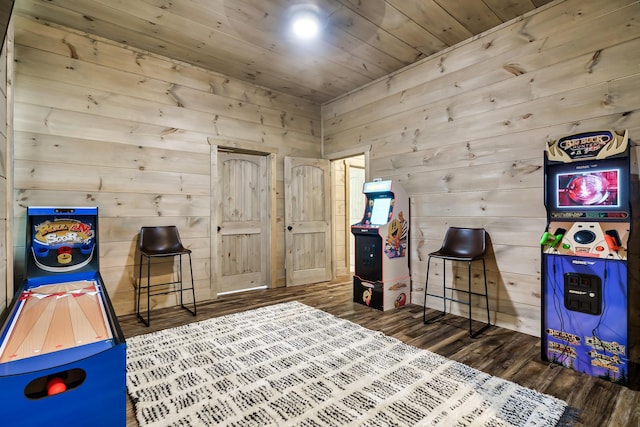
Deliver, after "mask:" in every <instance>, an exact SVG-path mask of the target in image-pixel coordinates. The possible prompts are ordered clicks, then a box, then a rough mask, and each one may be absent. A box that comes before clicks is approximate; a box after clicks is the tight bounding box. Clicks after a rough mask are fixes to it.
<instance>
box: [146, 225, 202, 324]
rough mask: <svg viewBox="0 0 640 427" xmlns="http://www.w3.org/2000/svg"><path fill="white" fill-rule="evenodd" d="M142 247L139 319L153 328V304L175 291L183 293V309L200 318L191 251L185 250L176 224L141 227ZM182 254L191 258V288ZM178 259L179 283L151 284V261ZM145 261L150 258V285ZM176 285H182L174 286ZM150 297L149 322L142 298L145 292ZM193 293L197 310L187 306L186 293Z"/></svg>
mask: <svg viewBox="0 0 640 427" xmlns="http://www.w3.org/2000/svg"><path fill="white" fill-rule="evenodd" d="M138 248H139V250H140V269H139V273H138V289H137V303H136V315H137V316H138V319H139V320H140V321H142V323H144V324H145V326H149V324H150V313H149V310H150V305H151V304H150V301H151V297H152V296H155V295H164V294H170V293H174V292H178V293H179V294H180V307H182V308H184V309H185V310H187V311H188V312H190V313H191V314H193V315H194V316H195V315H196V295H195V286H194V284H193V267H192V265H191V250H190V249H187V248H185V247H184V246H183V245H182V241H181V240H180V234H179V233H178V228H177V227H176V226H175V225H169V226H158V227H141V228H140V234H139V238H138ZM182 255H188V256H189V272H190V273H191V286H190V287H188V288H185V287H184V286H183V283H182ZM176 256H177V257H178V259H179V269H178V271H177V276H178V280H176V281H171V282H164V283H155V284H153V285H152V284H151V259H152V258H162V257H176ZM143 258H146V259H147V284H146V286H145V285H143V283H142V264H143ZM172 285H178V286H173V287H172ZM162 286H164V287H165V288H163V290H158V291H153V289H155V288H158V287H162ZM143 290H144V291H145V292H146V294H147V316H146V319H145V318H144V317H142V314H141V313H140V299H141V293H142V291H143ZM185 291H191V297H192V298H193V310H191V309H190V308H188V307H187V306H185V305H184V302H183V292H185Z"/></svg>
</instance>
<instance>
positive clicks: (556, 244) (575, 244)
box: [540, 222, 629, 260]
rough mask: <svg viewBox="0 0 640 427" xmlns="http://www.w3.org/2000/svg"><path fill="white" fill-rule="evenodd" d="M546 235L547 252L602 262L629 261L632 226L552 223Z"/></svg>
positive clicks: (544, 243)
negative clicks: (597, 259)
mask: <svg viewBox="0 0 640 427" xmlns="http://www.w3.org/2000/svg"><path fill="white" fill-rule="evenodd" d="M547 230H549V231H547V232H545V233H544V234H543V235H542V238H541V240H540V244H541V245H542V246H543V249H542V250H543V252H544V253H547V254H556V255H574V256H582V257H593V258H601V259H615V260H625V259H627V241H628V237H629V224H628V223H619V222H618V223H602V222H551V223H550V224H549V227H548V228H547Z"/></svg>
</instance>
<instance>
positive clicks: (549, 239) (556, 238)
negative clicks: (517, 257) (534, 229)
mask: <svg viewBox="0 0 640 427" xmlns="http://www.w3.org/2000/svg"><path fill="white" fill-rule="evenodd" d="M566 232H567V230H565V229H564V228H558V229H557V230H556V232H555V233H554V234H551V233H549V232H548V231H545V232H544V234H543V235H542V237H541V238H540V244H541V245H549V246H551V247H555V246H556V245H557V244H558V243H560V241H562V237H564V233H566Z"/></svg>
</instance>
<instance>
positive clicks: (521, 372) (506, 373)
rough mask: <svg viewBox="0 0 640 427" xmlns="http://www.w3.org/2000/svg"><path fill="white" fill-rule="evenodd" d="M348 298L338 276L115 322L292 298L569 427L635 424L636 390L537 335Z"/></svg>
mask: <svg viewBox="0 0 640 427" xmlns="http://www.w3.org/2000/svg"><path fill="white" fill-rule="evenodd" d="M352 298H353V290H352V284H351V281H350V279H345V280H340V281H335V282H332V283H320V284H315V285H307V286H296V287H291V288H278V289H266V290H258V291H249V292H243V293H238V294H231V295H225V296H222V297H220V298H218V299H217V300H212V301H207V302H201V303H199V304H198V315H197V316H196V317H193V316H192V315H190V314H189V313H188V312H186V311H185V310H182V309H180V308H166V309H161V310H156V311H153V312H152V313H151V325H150V326H149V327H145V326H144V325H143V324H142V323H140V322H139V321H138V320H137V319H136V317H135V315H127V316H122V317H120V319H119V321H120V325H121V327H122V330H123V332H124V335H125V337H132V336H135V335H140V334H145V333H149V332H153V331H156V330H160V329H166V328H171V327H175V326H179V325H183V324H186V323H191V322H194V321H199V320H205V319H209V318H212V317H219V316H224V315H226V314H231V313H236V312H240V311H245V310H251V309H254V308H258V307H262V306H265V305H271V304H277V303H281V302H287V301H299V302H301V303H303V304H307V305H309V306H312V307H315V308H318V309H320V310H324V311H326V312H328V313H331V314H333V315H334V316H338V317H341V318H343V319H347V320H350V321H352V322H355V323H358V324H360V325H362V326H364V327H366V328H369V329H372V330H377V331H381V332H383V333H385V334H386V335H389V336H393V337H395V338H397V339H399V340H402V341H403V342H406V343H408V344H411V345H413V346H416V347H419V348H423V349H427V350H430V351H432V352H434V353H438V354H441V355H443V356H445V357H448V358H450V359H453V360H456V361H458V362H462V363H465V364H466V365H468V366H472V367H474V368H476V369H480V370H482V371H484V372H487V373H489V374H491V375H495V376H498V377H501V378H504V379H507V380H510V381H514V382H516V383H518V384H521V385H523V386H525V387H529V388H532V389H535V390H538V391H540V392H542V393H546V394H550V395H552V396H555V397H557V398H559V399H562V400H564V401H566V402H567V403H568V404H569V405H571V406H572V407H574V408H578V409H579V410H580V413H579V418H578V422H577V424H576V426H585V427H587V426H588V427H592V426H609V427H623V426H640V392H636V391H633V390H629V389H628V388H625V387H621V386H619V385H616V384H611V383H608V382H606V381H604V380H601V379H598V378H594V377H591V376H589V375H586V374H581V373H579V372H575V371H573V370H571V369H566V368H563V367H560V366H557V365H552V364H549V363H547V362H543V361H542V360H541V358H540V339H539V338H536V337H532V336H530V335H526V334H522V333H519V332H514V331H511V330H507V329H503V328H499V327H495V326H492V327H491V328H489V329H488V330H486V331H484V332H483V333H482V334H480V336H479V337H477V338H470V337H469V334H468V331H467V327H468V323H467V319H464V318H460V317H455V316H449V315H448V316H446V317H445V318H443V319H441V320H439V321H436V322H434V323H431V324H427V325H423V323H422V307H421V306H416V305H409V306H406V307H402V308H399V309H396V310H392V311H387V312H381V311H378V310H375V309H372V308H369V307H366V306H364V305H362V304H358V303H354V302H353V301H352ZM434 314H435V312H431V311H429V312H428V313H427V315H428V316H429V315H434ZM479 326H482V324H481V323H478V324H474V329H475V328H476V327H479ZM127 426H128V427H135V426H138V423H137V421H136V419H135V415H134V413H133V407H132V405H131V403H130V402H128V404H127Z"/></svg>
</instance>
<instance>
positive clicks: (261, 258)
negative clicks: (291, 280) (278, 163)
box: [217, 152, 269, 294]
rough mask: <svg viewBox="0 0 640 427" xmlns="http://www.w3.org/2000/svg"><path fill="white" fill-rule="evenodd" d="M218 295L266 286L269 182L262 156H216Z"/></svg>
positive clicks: (222, 153)
mask: <svg viewBox="0 0 640 427" xmlns="http://www.w3.org/2000/svg"><path fill="white" fill-rule="evenodd" d="M218 199H219V200H218V223H219V224H218V230H217V240H218V251H217V253H218V263H219V268H218V269H217V271H218V278H217V279H218V293H219V294H220V293H228V292H235V291H242V290H247V289H254V288H257V287H263V286H266V285H267V277H268V275H267V273H268V270H267V269H268V248H269V238H268V236H269V233H268V226H269V221H268V216H269V209H268V205H267V201H268V178H267V161H266V157H265V156H256V155H249V154H238V153H226V152H219V153H218Z"/></svg>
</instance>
